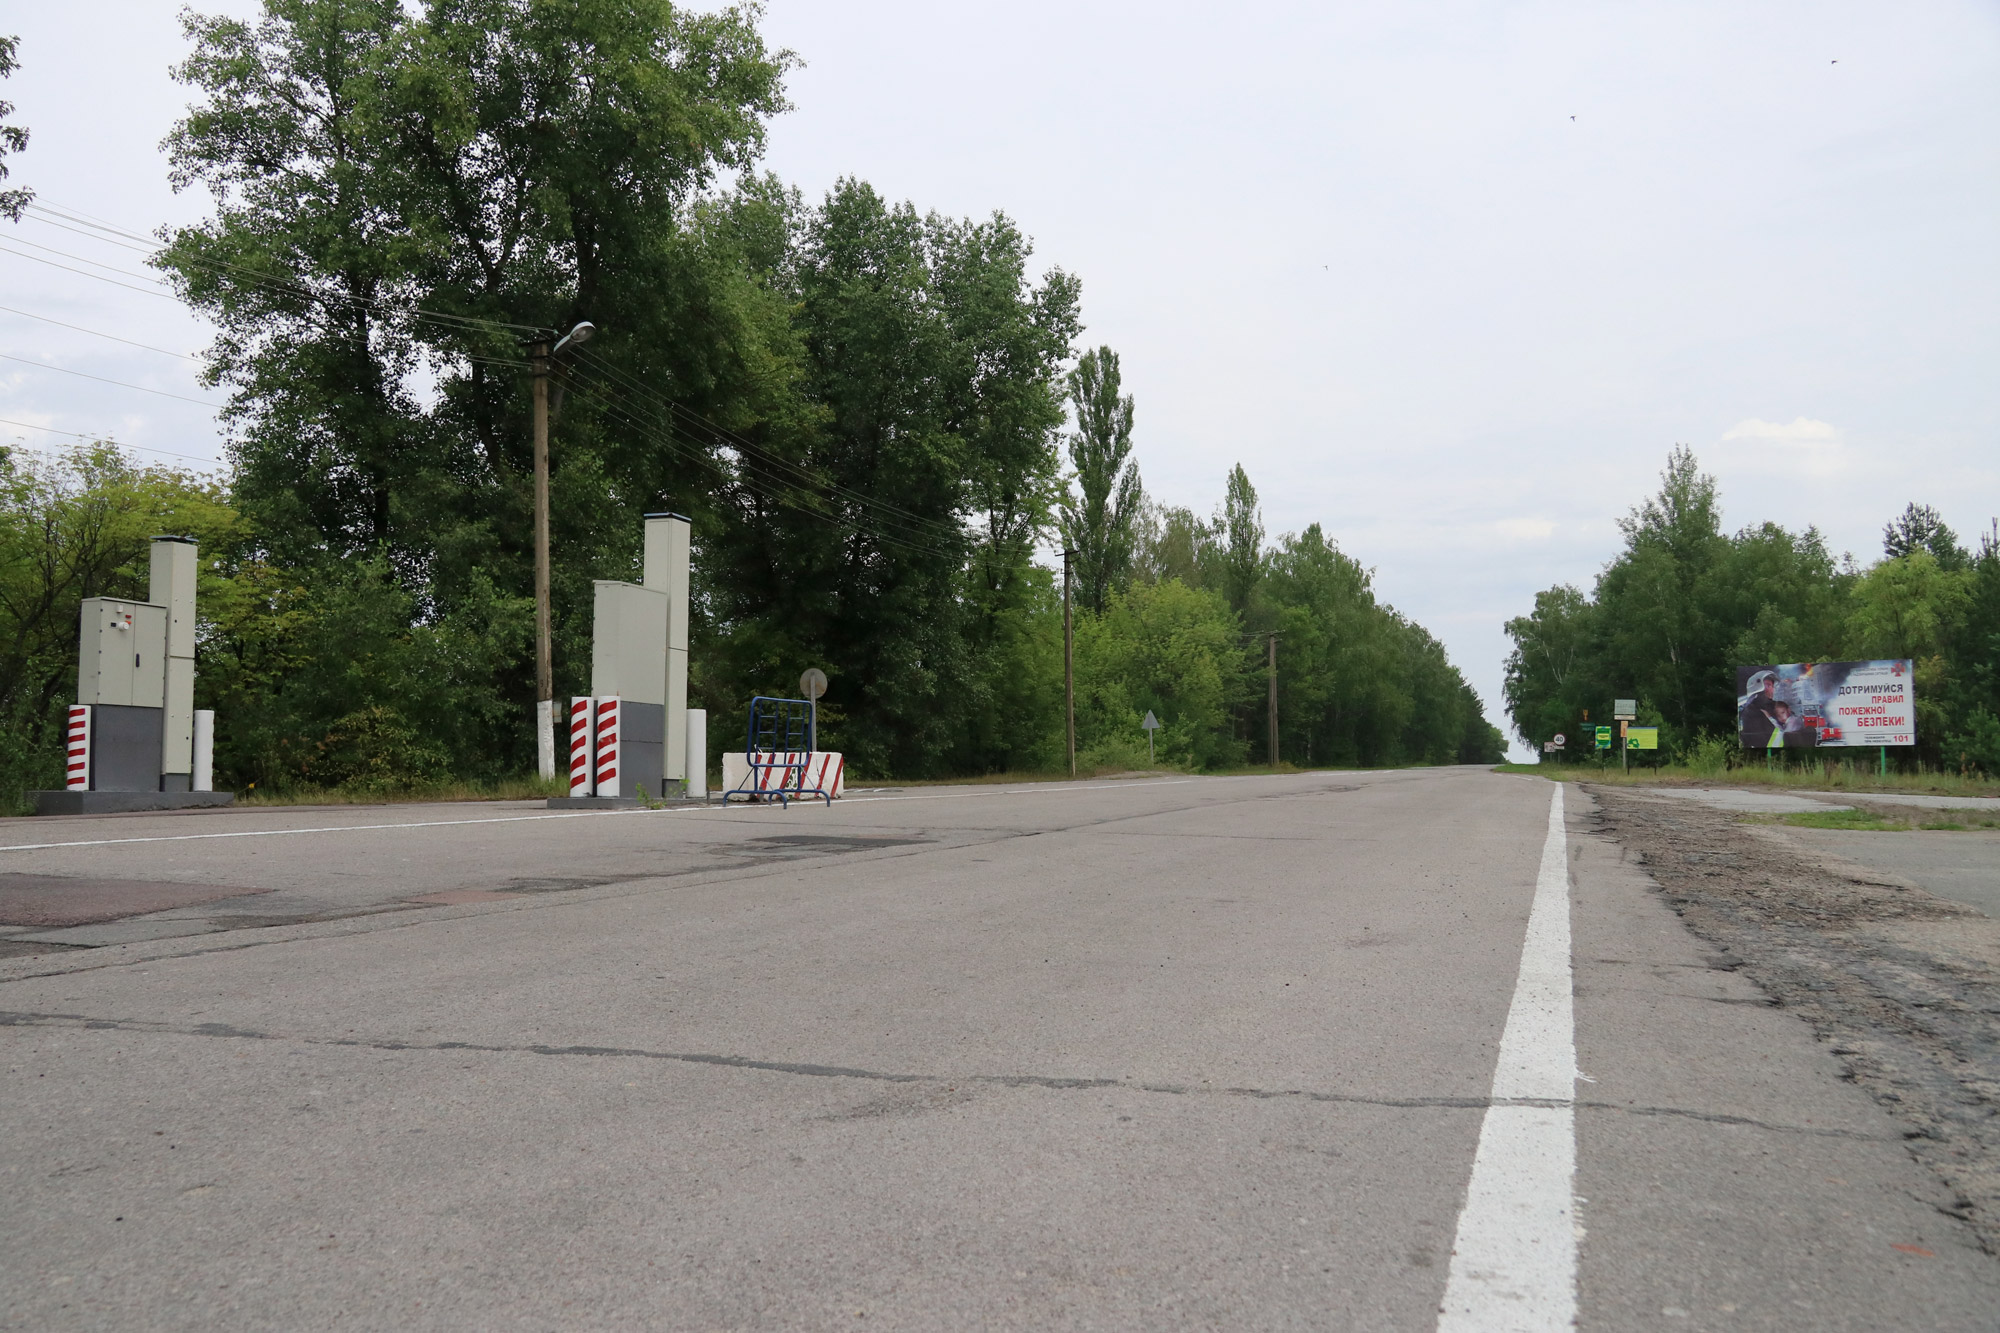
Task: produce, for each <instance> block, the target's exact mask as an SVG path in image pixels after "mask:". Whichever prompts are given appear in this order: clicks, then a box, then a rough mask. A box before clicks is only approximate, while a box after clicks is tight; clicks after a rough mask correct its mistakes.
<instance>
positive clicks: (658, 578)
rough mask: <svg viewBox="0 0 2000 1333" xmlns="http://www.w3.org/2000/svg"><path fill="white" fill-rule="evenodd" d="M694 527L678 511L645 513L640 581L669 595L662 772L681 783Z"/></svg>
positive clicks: (684, 771)
mask: <svg viewBox="0 0 2000 1333" xmlns="http://www.w3.org/2000/svg"><path fill="white" fill-rule="evenodd" d="M693 540H694V527H693V525H692V524H690V523H689V522H688V520H687V519H685V518H683V517H682V516H681V515H679V514H648V515H646V553H645V560H644V564H643V566H642V568H643V571H644V572H643V574H642V575H641V582H642V584H643V586H645V587H647V588H651V589H653V590H655V591H657V592H663V593H665V594H666V595H667V660H666V673H667V674H666V680H665V681H664V682H663V687H662V689H661V695H660V697H661V698H662V699H663V700H664V701H665V703H666V708H667V717H666V723H667V730H666V735H665V736H664V737H663V738H662V739H663V740H664V741H665V742H666V764H665V768H664V771H663V774H662V777H663V778H664V780H665V781H666V782H669V783H685V782H686V781H687V780H688V777H689V774H688V767H687V754H688V743H687V678H688V577H689V561H690V558H691V549H692V545H693Z"/></svg>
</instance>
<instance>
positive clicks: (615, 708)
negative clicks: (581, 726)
mask: <svg viewBox="0 0 2000 1333" xmlns="http://www.w3.org/2000/svg"><path fill="white" fill-rule="evenodd" d="M623 721H624V710H623V709H622V708H621V707H620V706H619V699H618V696H617V695H615V694H614V695H605V696H603V697H601V698H599V699H598V701H597V730H596V733H595V739H594V742H593V748H594V749H595V751H596V753H595V755H594V756H593V763H594V771H595V773H596V777H595V781H594V784H593V785H595V786H596V788H597V795H599V796H623V795H625V780H624V778H623V777H622V776H620V774H619V768H618V737H619V733H620V729H621V726H622V723H623Z"/></svg>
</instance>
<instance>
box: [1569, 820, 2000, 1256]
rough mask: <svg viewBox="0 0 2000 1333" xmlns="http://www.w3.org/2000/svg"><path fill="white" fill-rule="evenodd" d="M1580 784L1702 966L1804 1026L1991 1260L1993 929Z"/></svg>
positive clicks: (1996, 993) (1997, 960) (1761, 834)
mask: <svg viewBox="0 0 2000 1333" xmlns="http://www.w3.org/2000/svg"><path fill="white" fill-rule="evenodd" d="M1587 790H1588V791H1589V792H1590V794H1591V795H1592V796H1593V797H1595V798H1596V801H1597V807H1598V808H1597V812H1596V814H1595V816H1594V818H1595V819H1597V820H1598V821H1599V822H1600V825H1601V827H1602V829H1603V831H1604V832H1606V833H1608V834H1610V835H1611V836H1612V837H1613V838H1614V839H1616V840H1617V841H1618V842H1619V843H1620V844H1621V845H1623V846H1624V847H1625V848H1626V849H1627V850H1628V851H1629V852H1630V853H1632V854H1634V855H1635V856H1636V857H1637V858H1638V859H1639V861H1640V863H1641V864H1642V865H1643V866H1644V867H1645V869H1646V871H1647V873H1648V874H1650V875H1651V877H1652V878H1653V880H1654V882H1655V883H1656V884H1657V885H1658V886H1659V890H1660V892H1661V893H1663V894H1664V895H1665V896H1666V898H1667V901H1668V904H1669V905H1670V906H1671V907H1672V908H1673V910H1674V911H1675V912H1677V913H1678V914H1679V915H1680V916H1681V918H1682V919H1683V920H1685V921H1686V922H1687V924H1688V927H1689V928H1690V929H1691V930H1693V931H1694V933H1695V934H1696V935H1697V936H1699V937H1700V938H1701V939H1703V940H1705V941H1707V942H1708V943H1709V944H1711V945H1713V946H1714V947H1715V948H1716V950H1717V952H1718V955H1719V957H1718V959H1717V962H1716V966H1718V967H1726V968H1732V969H1737V968H1740V970H1741V971H1742V972H1743V974H1744V975H1745V976H1747V977H1749V978H1750V979H1751V980H1753V981H1755V982H1756V983H1757V984H1758V985H1759V986H1760V987H1762V988H1763V990H1764V992H1765V993H1766V994H1767V995H1769V996H1770V997H1771V1001H1772V1003H1774V1004H1776V1005H1780V1006H1782V1007H1784V1008H1787V1009H1791V1010H1794V1011H1796V1012H1797V1013H1798V1014H1799V1016H1800V1017H1802V1018H1804V1019H1805V1020H1806V1022H1808V1023H1809V1024H1811V1025H1812V1028H1813V1030H1814V1031H1815V1032H1816V1033H1817V1034H1818V1035H1819V1037H1820V1038H1821V1039H1822V1040H1823V1041H1826V1042H1828V1043H1829V1045H1830V1046H1831V1048H1832V1053H1833V1054H1834V1055H1835V1056H1837V1057H1839V1058H1840V1059H1841V1060H1842V1061H1843V1062H1844V1064H1845V1066H1846V1073H1847V1077H1848V1078H1850V1079H1852V1080H1854V1081H1855V1082H1856V1083H1858V1084H1860V1085H1861V1086H1862V1087H1863V1088H1866V1089H1867V1090H1868V1091H1869V1092H1870V1093H1871V1094H1873V1095H1874V1097H1875V1098H1876V1100H1877V1101H1879V1102H1880V1103H1881V1104H1882V1105H1883V1106H1884V1107H1885V1108H1886V1109H1887V1110H1888V1111H1889V1112H1890V1113H1891V1114H1892V1115H1894V1116H1895V1117H1896V1119H1897V1120H1898V1121H1900V1122H1901V1123H1902V1125H1903V1133H1904V1136H1905V1138H1906V1140H1907V1141H1908V1145H1909V1148H1910V1151H1911V1152H1912V1153H1914V1154H1915V1155H1916V1157H1917V1159H1918V1160H1919V1161H1921V1162H1923V1163H1924V1164H1925V1165H1926V1166H1928V1167H1930V1168H1931V1169H1932V1170H1933V1171H1934V1172H1936V1174H1937V1176H1938V1177H1939V1179H1940V1180H1941V1181H1942V1182H1943V1184H1944V1186H1945V1192H1944V1194H1943V1196H1941V1200H1940V1201H1939V1202H1938V1205H1937V1206H1938V1207H1939V1208H1940V1209H1941V1210H1942V1211H1944V1212H1947V1213H1950V1214H1952V1215H1953V1216H1956V1217H1959V1218H1962V1219H1964V1220H1965V1221H1966V1222H1968V1223H1970V1224H1971V1225H1972V1227H1973V1228H1974V1230H1975V1231H1976V1232H1977V1234H1978V1236H1979V1240H1980V1244H1981V1245H1983V1246H1984V1247H1985V1248H1986V1250H1987V1251H1988V1252H1989V1253H1992V1254H1996V1255H2000V921H1994V920H1991V919H1989V918H1987V917H1986V916H1984V915H1982V914H1981V913H1979V912H1977V911H1975V910H1974V909H1972V908H1970V907H1965V906H1962V905H1960V904H1958V903H1954V902H1949V901H1947V900H1945V899H1942V898H1938V897H1935V896H1934V895H1932V894H1930V893H1927V892H1925V891H1924V890H1922V889H1920V888H1917V887H1916V886H1914V885H1912V884H1909V883H1907V882H1905V881H1901V880H1899V879H1898V878H1897V877H1896V876H1894V875H1890V874H1886V873H1884V872H1882V871H1879V870H1871V869H1868V868H1866V867H1862V866H1859V865H1853V864H1849V863H1843V862H1841V861H1838V860H1834V859H1830V858H1828V857H1825V856H1823V855H1819V854H1816V853H1814V852H1813V851H1812V850H1811V849H1809V848H1807V847H1805V846H1803V845H1801V844H1800V843H1799V842H1798V841H1797V840H1795V839H1794V838H1792V837H1790V836H1788V835H1787V834H1786V833H1784V832H1783V831H1781V830H1779V829H1776V828H1770V827H1755V826H1748V825H1745V824H1743V823H1740V822H1739V821H1738V820H1737V818H1736V817H1735V816H1733V815H1730V814H1727V813H1724V812H1723V811H1720V810H1711V809H1707V808H1704V807H1701V806H1698V805H1695V804H1693V803H1691V802H1687V801H1679V800H1668V799H1665V798H1661V797H1650V796H1646V795H1643V794H1639V793H1635V792H1633V791H1631V790H1630V789H1623V790H1621V789H1616V788H1606V787H1602V786H1598V785H1596V784H1590V785H1589V786H1588V787H1587ZM1939 836H1947V837H1948V836H1950V835H1949V834H1942V835H1939Z"/></svg>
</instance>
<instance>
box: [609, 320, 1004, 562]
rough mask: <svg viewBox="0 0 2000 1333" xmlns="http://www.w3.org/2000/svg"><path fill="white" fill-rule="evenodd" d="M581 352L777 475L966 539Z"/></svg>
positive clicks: (914, 527)
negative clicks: (759, 442) (828, 476)
mask: <svg viewBox="0 0 2000 1333" xmlns="http://www.w3.org/2000/svg"><path fill="white" fill-rule="evenodd" d="M578 356H579V357H580V358H585V359H588V360H589V361H590V362H591V363H592V364H593V365H595V366H597V367H598V369H599V370H600V371H601V372H602V373H603V374H605V375H606V376H607V377H614V378H616V379H617V380H618V381H619V382H621V383H623V384H625V385H627V386H628V387H630V388H631V389H632V390H633V391H634V392H636V393H639V394H641V395H643V396H645V397H647V398H650V399H651V400H652V401H653V402H654V403H656V404H658V405H659V406H660V407H661V408H663V409H665V410H666V411H667V412H669V413H678V414H679V415H681V416H684V417H687V418H690V419H692V420H693V421H695V422H697V423H698V424H700V425H701V426H703V427H705V428H706V429H707V430H708V431H709V432H710V433H711V434H712V435H713V436H714V437H716V438H715V439H712V440H710V441H709V443H722V444H725V445H727V446H728V447H729V448H731V449H734V450H735V451H736V453H737V454H738V456H749V457H751V458H755V459H761V460H762V461H763V464H764V466H765V469H766V471H767V472H770V473H773V474H774V475H783V473H784V472H790V473H792V474H794V476H795V477H796V478H797V480H796V481H794V482H793V484H794V485H804V486H805V487H807V488H808V489H820V488H823V489H824V490H826V491H827V492H829V493H830V494H831V495H833V496H837V497H844V498H845V499H847V500H848V501H850V502H851V503H853V504H856V505H859V506H862V507H864V508H866V509H869V510H872V511H873V512H874V513H875V514H876V516H877V518H878V519H881V520H886V521H889V522H894V523H896V524H898V525H899V526H901V527H903V528H904V529H905V530H907V531H911V532H915V533H919V534H932V535H935V536H946V535H949V536H950V537H951V538H953V539H959V540H962V539H963V538H964V536H965V530H964V529H963V528H962V527H960V526H958V525H957V524H953V523H947V522H944V521H941V520H939V519H934V518H927V517H925V516H924V515H922V514H916V513H912V512H911V511H909V510H907V509H904V508H902V507H901V506H900V505H895V504H891V503H889V502H888V501H886V500H881V499H878V498H877V497H875V496H871V495H864V494H862V493H861V492H859V491H856V490H853V489H851V488H849V487H846V486H842V485H840V484H839V483H838V482H834V481H830V480H827V479H826V478H823V477H820V476H818V475H816V474H815V473H814V472H813V470H812V469H811V468H808V467H806V466H804V465H803V464H800V463H795V462H793V461H792V460H790V459H788V458H785V457H782V456H781V455H778V454H774V453H771V452H770V451H769V450H767V449H764V448H762V447H761V446H759V445H756V444H753V443H751V442H750V441H749V440H746V439H744V438H743V437H742V436H740V435H737V434H736V433H735V432H734V431H730V430H728V429H726V428H724V427H722V426H718V425H716V424H715V423H714V422H712V421H710V420H708V418H706V417H704V416H702V415H701V414H700V413H698V412H695V411H693V410H691V409H689V408H686V407H683V406H681V405H680V404H678V403H676V402H674V401H673V400H671V399H669V398H667V397H665V396H664V395H662V394H660V393H658V392H657V391H655V390H654V389H652V388H651V387H649V386H648V385H646V384H644V383H643V382H641V381H639V380H637V379H635V378H634V377H632V376H631V375H628V374H626V373H625V372H623V371H621V370H619V369H618V368H617V367H616V366H614V365H612V364H611V363H610V362H608V361H606V360H605V359H604V358H603V357H601V356H598V355H596V354H594V353H591V352H587V351H582V350H579V352H578Z"/></svg>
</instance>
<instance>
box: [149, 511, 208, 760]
mask: <svg viewBox="0 0 2000 1333" xmlns="http://www.w3.org/2000/svg"><path fill="white" fill-rule="evenodd" d="M196 555H197V551H196V547H195V544H194V542H193V541H192V540H191V539H189V538H187V537H155V538H153V551H152V556H153V559H152V571H151V572H152V586H151V588H150V590H149V591H148V593H147V600H148V601H149V602H151V603H152V604H153V605H154V606H163V607H165V608H166V609H167V644H166V648H167V654H166V661H165V667H166V691H165V694H166V698H165V705H166V709H165V715H164V716H163V717H162V718H161V719H160V720H161V737H160V785H159V788H158V790H160V791H196V790H200V789H199V788H196V787H195V786H194V785H193V783H194V579H195V559H196Z"/></svg>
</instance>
